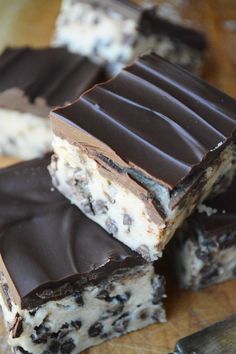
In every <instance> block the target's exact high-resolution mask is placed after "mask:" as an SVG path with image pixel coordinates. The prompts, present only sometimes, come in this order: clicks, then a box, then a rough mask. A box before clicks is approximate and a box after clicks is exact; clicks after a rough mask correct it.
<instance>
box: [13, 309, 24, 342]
mask: <svg viewBox="0 0 236 354" xmlns="http://www.w3.org/2000/svg"><path fill="white" fill-rule="evenodd" d="M10 332H11V335H12V338H19V337H20V336H21V334H22V333H23V319H22V317H21V316H20V315H19V314H18V313H17V314H16V317H15V321H14V323H13V326H12V327H11V328H10Z"/></svg>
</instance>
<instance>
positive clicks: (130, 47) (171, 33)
mask: <svg viewBox="0 0 236 354" xmlns="http://www.w3.org/2000/svg"><path fill="white" fill-rule="evenodd" d="M52 44H53V45H54V46H61V45H66V46H67V47H68V49H69V50H70V51H72V52H74V53H79V54H82V55H86V56H89V57H90V58H91V59H92V60H94V61H96V62H107V63H110V64H113V65H114V66H118V67H119V66H124V65H126V64H128V63H130V62H132V61H133V60H134V58H136V57H137V56H138V55H140V54H142V53H144V52H146V51H149V50H152V51H154V52H155V53H157V54H159V55H161V56H163V57H165V58H166V59H168V60H170V61H172V62H173V63H175V64H179V65H182V66H183V67H185V68H187V69H189V70H192V71H195V72H199V71H200V69H201V65H202V60H203V56H204V52H205V49H206V47H207V41H206V38H205V36H204V35H203V34H202V33H199V32H197V31H196V30H194V29H192V28H188V27H186V26H183V25H181V24H177V23H175V22H173V21H170V20H169V19H165V18H163V17H162V16H159V15H158V8H157V7H156V6H154V5H147V1H140V2H139V5H138V4H137V2H134V1H130V0H101V1H98V0H63V2H62V7H61V12H60V15H59V17H58V20H57V25H56V29H55V33H54V37H53V41H52Z"/></svg>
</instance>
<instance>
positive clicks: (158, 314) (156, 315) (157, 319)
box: [152, 310, 161, 321]
mask: <svg viewBox="0 0 236 354" xmlns="http://www.w3.org/2000/svg"><path fill="white" fill-rule="evenodd" d="M160 315H161V310H155V311H154V312H153V315H152V319H153V320H155V321H159V319H160Z"/></svg>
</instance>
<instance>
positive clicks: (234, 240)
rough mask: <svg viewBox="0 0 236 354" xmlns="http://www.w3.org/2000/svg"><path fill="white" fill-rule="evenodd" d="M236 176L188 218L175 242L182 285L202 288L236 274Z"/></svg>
mask: <svg viewBox="0 0 236 354" xmlns="http://www.w3.org/2000/svg"><path fill="white" fill-rule="evenodd" d="M235 198H236V179H234V181H233V183H232V184H231V186H230V187H229V188H228V190H227V191H226V192H225V193H223V194H221V195H219V196H216V197H214V198H212V199H209V200H207V201H206V202H205V203H204V204H203V205H201V206H200V207H199V208H198V211H197V212H195V213H194V214H193V215H192V216H191V217H189V218H188V219H187V221H186V222H185V224H184V227H183V228H181V229H180V230H179V231H178V232H177V234H176V238H175V242H173V245H172V255H171V259H172V261H173V259H174V260H175V262H174V263H175V264H176V267H175V269H176V270H177V275H178V278H179V280H180V284H181V285H182V286H183V287H185V288H192V289H195V290H196V289H199V288H203V287H206V286H209V285H212V284H215V283H219V282H222V281H225V280H228V279H233V278H235V277H236V261H235V260H236V203H235Z"/></svg>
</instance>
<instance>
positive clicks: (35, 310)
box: [29, 307, 39, 317]
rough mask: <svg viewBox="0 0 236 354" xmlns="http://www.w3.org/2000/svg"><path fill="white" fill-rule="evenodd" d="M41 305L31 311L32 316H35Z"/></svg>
mask: <svg viewBox="0 0 236 354" xmlns="http://www.w3.org/2000/svg"><path fill="white" fill-rule="evenodd" d="M38 309H39V307H37V308H35V309H33V310H32V311H29V314H30V316H32V317H34V316H35V315H36V313H37V311H38Z"/></svg>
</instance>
